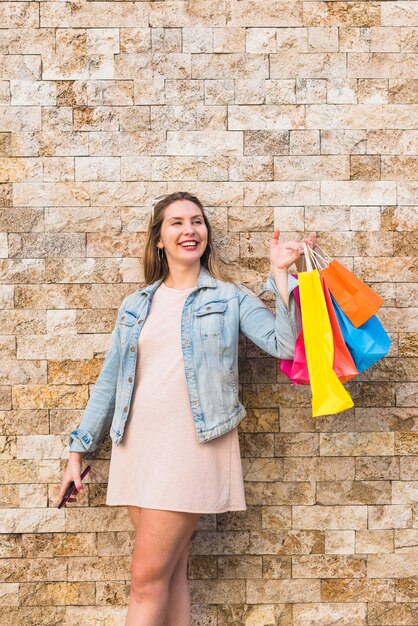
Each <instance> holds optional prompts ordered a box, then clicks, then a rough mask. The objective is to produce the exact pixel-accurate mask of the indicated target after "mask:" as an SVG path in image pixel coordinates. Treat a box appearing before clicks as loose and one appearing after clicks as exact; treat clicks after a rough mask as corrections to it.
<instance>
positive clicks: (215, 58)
mask: <svg viewBox="0 0 418 626" xmlns="http://www.w3.org/2000/svg"><path fill="white" fill-rule="evenodd" d="M269 77H270V76H269V72H268V63H267V55H265V54H253V55H252V56H251V57H250V58H248V56H246V55H245V54H219V53H218V54H198V55H195V56H193V57H192V58H191V78H193V79H205V80H209V79H219V78H222V79H225V78H251V79H255V78H259V79H261V78H269ZM272 77H273V76H272Z"/></svg>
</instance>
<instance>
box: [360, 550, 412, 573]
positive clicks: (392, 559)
mask: <svg viewBox="0 0 418 626" xmlns="http://www.w3.org/2000/svg"><path fill="white" fill-rule="evenodd" d="M389 574H390V577H391V578H404V577H407V576H416V555H415V554H379V555H373V554H372V555H370V556H369V557H368V560H367V576H368V578H384V577H385V576H388V575H389Z"/></svg>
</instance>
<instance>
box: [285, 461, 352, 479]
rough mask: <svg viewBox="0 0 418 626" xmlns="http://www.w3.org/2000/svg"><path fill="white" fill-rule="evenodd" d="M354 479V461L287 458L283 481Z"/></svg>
mask: <svg viewBox="0 0 418 626" xmlns="http://www.w3.org/2000/svg"><path fill="white" fill-rule="evenodd" d="M350 477H351V478H354V459H349V458H339V457H335V458H327V459H323V458H319V457H312V458H309V457H302V458H301V457H298V458H285V459H284V466H283V480H285V481H298V480H300V481H307V480H330V481H331V480H344V479H347V478H350Z"/></svg>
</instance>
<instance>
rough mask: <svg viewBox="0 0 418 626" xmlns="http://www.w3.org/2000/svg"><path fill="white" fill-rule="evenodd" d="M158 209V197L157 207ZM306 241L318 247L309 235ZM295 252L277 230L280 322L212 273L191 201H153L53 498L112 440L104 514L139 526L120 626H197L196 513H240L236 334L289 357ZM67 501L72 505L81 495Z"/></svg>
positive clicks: (211, 250)
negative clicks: (131, 287)
mask: <svg viewBox="0 0 418 626" xmlns="http://www.w3.org/2000/svg"><path fill="white" fill-rule="evenodd" d="M157 200H158V199H157ZM305 241H307V242H308V243H309V244H310V245H314V239H313V238H311V239H309V240H305ZM301 251H302V242H297V241H289V242H287V243H285V244H283V243H279V231H278V230H276V231H274V233H273V236H272V239H271V246H270V264H271V271H270V273H269V276H268V277H267V280H266V282H265V284H264V289H271V290H272V291H273V292H274V293H275V295H276V315H274V314H273V313H272V312H271V310H270V309H269V308H268V307H267V306H266V305H265V304H264V303H263V302H262V301H261V300H260V299H259V298H258V297H256V296H255V295H254V294H253V293H252V291H251V290H250V289H248V288H246V287H245V286H244V285H243V284H241V283H238V282H235V281H234V280H233V279H232V278H231V277H230V276H228V275H226V274H225V273H224V272H222V271H221V270H220V268H219V265H218V259H217V254H216V250H215V247H214V244H213V240H212V229H211V226H210V223H209V220H208V218H207V216H206V214H205V211H204V208H203V206H202V203H201V202H200V200H199V199H198V198H197V197H196V196H195V195H192V194H190V193H188V192H175V193H172V194H169V195H167V196H164V197H161V198H160V199H159V201H157V202H156V203H155V205H154V208H153V212H152V215H151V218H150V222H149V225H148V232H147V240H146V244H145V250H144V273H145V283H146V286H145V287H143V288H141V289H138V290H137V291H135V292H133V293H131V294H129V296H127V297H126V298H125V299H124V300H123V302H122V304H121V306H120V307H119V310H118V314H117V320H116V324H115V327H114V329H113V332H112V335H111V341H110V346H109V349H108V352H107V354H106V358H105V361H104V364H103V367H102V369H101V372H100V374H99V376H98V378H97V381H96V383H95V386H94V388H93V391H92V393H91V396H90V398H89V401H88V403H87V406H86V409H85V411H84V413H83V417H82V420H81V423H80V426H79V428H76V429H75V430H73V431H72V432H71V434H70V435H69V445H70V458H69V461H68V466H67V468H66V470H65V473H64V476H63V479H62V484H61V488H60V492H59V499H61V498H62V496H63V495H64V492H65V490H66V488H67V486H68V484H69V483H70V482H71V480H74V482H75V486H76V488H77V490H79V489H82V484H81V481H80V473H81V460H82V457H83V455H85V456H86V458H90V456H91V455H92V453H93V451H94V450H96V448H97V446H98V444H99V442H100V441H101V439H102V437H103V435H104V434H105V433H106V432H108V431H109V430H110V437H111V439H112V454H111V461H110V469H109V482H108V490H107V497H106V504H108V505H119V506H122V505H124V506H127V508H128V511H129V514H130V517H131V520H132V523H133V526H134V528H135V543H134V548H133V555H132V565H131V590H130V598H129V605H128V612H127V618H126V622H125V626H187V625H189V624H190V623H191V621H190V620H191V617H190V596H189V588H188V580H187V563H188V545H189V542H190V539H191V537H192V534H193V532H194V530H195V528H196V526H197V524H198V521H199V518H200V516H201V515H202V514H207V513H222V512H225V511H243V510H245V509H246V508H247V507H246V503H245V495H244V484H243V475H242V467H241V457H240V449H239V439H238V431H237V426H238V424H239V423H240V422H241V420H242V419H243V418H244V417H245V415H246V410H245V408H244V406H243V405H242V404H241V402H240V400H239V397H238V339H239V334H240V333H242V334H243V335H245V336H246V337H248V338H249V339H250V340H251V341H253V342H254V343H255V344H256V345H257V346H259V347H260V348H261V349H262V350H264V351H265V352H267V353H268V354H271V355H273V356H275V357H277V358H291V357H292V356H293V349H294V343H295V339H296V336H297V332H298V329H297V327H296V317H295V306H294V298H293V296H292V295H291V291H292V289H293V287H294V286H295V284H296V281H295V279H294V278H293V277H292V276H291V275H290V274H288V267H289V266H290V265H291V264H292V263H293V262H295V261H297V262H299V260H300V254H301ZM71 501H73V502H75V501H76V498H75V497H74V498H72V499H71Z"/></svg>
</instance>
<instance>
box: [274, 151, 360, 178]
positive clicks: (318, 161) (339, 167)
mask: <svg viewBox="0 0 418 626" xmlns="http://www.w3.org/2000/svg"><path fill="white" fill-rule="evenodd" d="M349 176H350V173H349V160H348V157H346V156H295V157H284V156H276V157H274V178H275V180H345V179H348V178H349Z"/></svg>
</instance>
